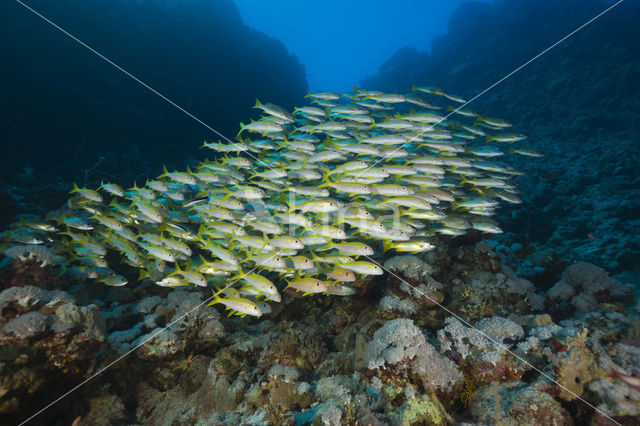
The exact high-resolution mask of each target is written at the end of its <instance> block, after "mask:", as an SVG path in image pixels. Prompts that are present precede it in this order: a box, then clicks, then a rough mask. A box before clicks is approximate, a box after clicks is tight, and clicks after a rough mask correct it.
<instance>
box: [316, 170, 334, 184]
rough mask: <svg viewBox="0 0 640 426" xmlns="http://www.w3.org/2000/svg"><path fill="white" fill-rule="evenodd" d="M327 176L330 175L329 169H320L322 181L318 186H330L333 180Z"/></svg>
mask: <svg viewBox="0 0 640 426" xmlns="http://www.w3.org/2000/svg"><path fill="white" fill-rule="evenodd" d="M329 176H331V170H329V169H324V168H323V169H322V183H321V184H320V185H318V188H324V187H325V186H331V185H332V184H333V182H331V180H329Z"/></svg>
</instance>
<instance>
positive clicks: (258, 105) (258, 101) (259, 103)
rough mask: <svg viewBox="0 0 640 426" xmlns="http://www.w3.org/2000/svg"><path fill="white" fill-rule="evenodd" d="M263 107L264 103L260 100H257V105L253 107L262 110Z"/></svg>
mask: <svg viewBox="0 0 640 426" xmlns="http://www.w3.org/2000/svg"><path fill="white" fill-rule="evenodd" d="M261 106H262V103H261V102H260V99H258V98H256V104H255V105H254V106H253V107H254V108H260V107H261Z"/></svg>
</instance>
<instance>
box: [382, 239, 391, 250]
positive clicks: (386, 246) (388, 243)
mask: <svg viewBox="0 0 640 426" xmlns="http://www.w3.org/2000/svg"><path fill="white" fill-rule="evenodd" d="M392 244H393V242H392V241H391V240H382V251H384V252H386V251H389V250H391V249H392V248H393V246H392Z"/></svg>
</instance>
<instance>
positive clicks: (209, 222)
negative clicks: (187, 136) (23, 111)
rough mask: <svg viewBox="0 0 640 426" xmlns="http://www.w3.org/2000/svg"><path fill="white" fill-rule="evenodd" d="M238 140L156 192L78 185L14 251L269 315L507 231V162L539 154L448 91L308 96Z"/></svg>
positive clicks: (16, 240) (102, 278)
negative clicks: (500, 214)
mask: <svg viewBox="0 0 640 426" xmlns="http://www.w3.org/2000/svg"><path fill="white" fill-rule="evenodd" d="M307 98H308V99H309V100H310V105H308V106H304V107H300V108H295V109H294V111H287V110H285V109H283V108H281V107H279V106H277V105H273V104H269V103H266V104H263V103H260V102H259V101H256V104H255V106H254V108H256V109H259V110H260V111H261V112H262V117H261V118H260V119H259V120H257V121H253V122H251V123H249V124H241V129H240V132H239V133H238V135H237V136H236V138H235V140H226V141H223V142H221V141H218V142H205V143H204V145H203V146H202V149H206V150H209V151H210V152H211V156H212V159H211V160H208V159H207V160H203V161H201V162H200V163H199V164H198V165H197V166H196V167H195V168H194V169H193V170H192V169H190V168H187V170H186V171H168V170H167V169H166V168H164V173H162V174H161V175H160V176H159V177H158V178H157V179H155V180H149V181H147V182H146V184H145V185H144V186H140V187H139V186H137V184H134V186H133V187H132V188H129V189H128V190H127V189H123V188H121V187H120V186H119V185H117V184H115V183H102V185H101V186H100V187H99V188H98V189H97V190H94V189H90V188H79V187H77V186H76V185H74V189H73V190H72V191H71V192H72V194H73V196H72V198H70V199H69V200H68V203H67V206H66V207H65V208H63V209H60V210H58V211H56V212H51V213H49V214H48V215H47V217H46V219H44V220H36V219H22V220H21V221H20V222H19V223H16V224H14V225H13V226H12V228H11V229H10V230H9V232H7V233H5V237H4V240H5V241H4V243H5V247H9V246H10V245H11V244H23V245H25V247H26V246H28V245H42V246H45V247H47V249H49V250H51V252H52V253H55V255H56V256H58V257H59V258H60V259H61V261H60V262H61V264H62V268H63V270H64V272H65V273H67V274H72V275H74V276H75V277H77V278H80V279H87V280H95V281H98V282H103V283H104V284H107V285H111V286H120V285H125V284H127V282H129V281H135V279H136V277H137V280H139V281H144V280H150V281H152V282H153V283H155V284H157V285H160V286H165V287H176V286H188V285H195V286H200V287H209V288H211V289H212V291H213V292H214V294H213V295H212V297H213V298H212V300H211V303H210V305H213V304H221V305H224V306H225V307H226V309H228V310H230V315H232V314H235V315H240V316H245V315H250V316H256V317H259V316H261V315H263V314H265V313H268V312H270V311H271V307H270V306H269V303H270V302H279V301H280V300H281V294H280V292H282V291H283V290H284V289H287V291H288V292H295V293H297V294H299V295H311V294H317V293H324V294H334V295H349V294H353V293H355V292H356V288H355V287H354V286H353V283H354V282H355V281H356V280H357V278H358V277H359V276H364V275H380V274H382V273H383V269H382V268H381V267H380V266H379V264H378V263H377V262H376V261H374V260H373V259H372V258H371V256H373V255H374V254H375V253H378V254H379V253H382V252H386V251H391V250H393V251H396V252H408V253H419V252H424V251H428V250H431V249H433V247H434V246H433V244H432V242H430V241H433V238H435V237H436V236H438V235H452V236H458V235H463V234H465V233H467V232H469V231H470V230H477V231H480V232H486V233H500V232H502V231H501V229H500V226H499V225H498V224H497V223H496V222H495V221H494V220H493V219H491V216H493V215H494V214H495V212H496V210H497V209H498V208H499V205H500V203H501V202H506V203H521V202H522V201H521V199H520V197H519V196H518V193H519V192H518V189H517V188H516V186H515V185H514V183H513V182H512V179H513V177H514V176H517V175H520V174H522V173H521V172H519V171H517V170H515V169H514V168H513V167H511V166H509V165H508V164H506V163H504V162H502V161H501V159H502V158H504V157H506V156H508V155H523V156H529V157H540V156H542V154H540V153H539V152H536V151H534V150H531V149H527V148H525V147H519V146H518V147H516V145H518V144H515V145H514V143H517V142H519V141H522V140H524V139H525V138H526V136H525V135H523V134H520V133H513V132H511V131H510V129H509V128H511V127H512V125H511V124H510V123H508V122H507V121H505V120H502V119H498V118H490V117H484V116H481V115H478V114H477V113H475V112H473V111H471V110H469V109H468V108H466V107H461V105H462V106H466V105H464V104H466V100H465V99H462V98H460V97H458V96H454V95H451V94H448V93H445V92H444V91H443V90H442V89H439V88H435V87H415V86H414V87H413V88H412V91H411V92H410V93H408V94H404V95H402V94H393V93H382V92H378V91H365V90H360V89H357V88H354V90H353V91H350V92H347V93H341V94H338V93H332V92H320V93H313V94H311V93H309V94H308V95H307Z"/></svg>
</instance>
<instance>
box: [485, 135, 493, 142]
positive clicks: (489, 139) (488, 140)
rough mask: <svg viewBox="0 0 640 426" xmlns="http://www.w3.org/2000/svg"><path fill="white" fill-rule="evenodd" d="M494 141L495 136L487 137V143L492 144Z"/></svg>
mask: <svg viewBox="0 0 640 426" xmlns="http://www.w3.org/2000/svg"><path fill="white" fill-rule="evenodd" d="M492 140H493V136H491V135H487V136H486V141H487V143H489V142H491V141H492Z"/></svg>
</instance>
